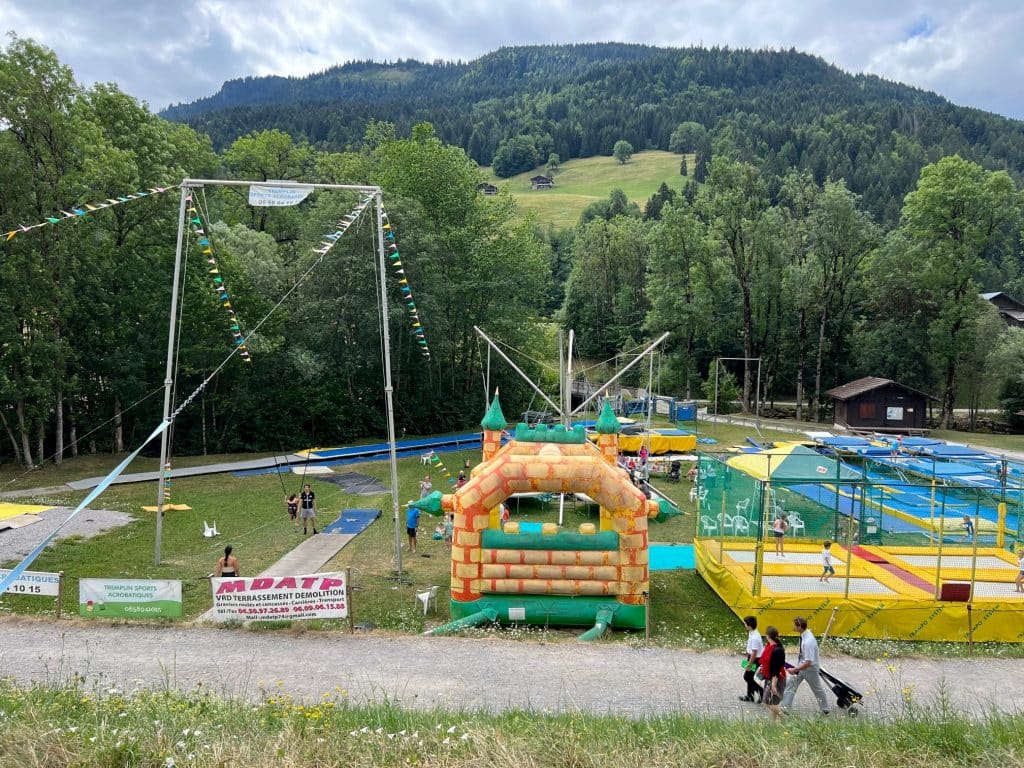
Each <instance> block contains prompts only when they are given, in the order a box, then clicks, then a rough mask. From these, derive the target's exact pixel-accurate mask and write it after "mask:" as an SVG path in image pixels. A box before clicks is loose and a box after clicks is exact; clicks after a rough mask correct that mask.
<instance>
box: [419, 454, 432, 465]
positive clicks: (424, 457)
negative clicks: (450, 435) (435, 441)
mask: <svg viewBox="0 0 1024 768" xmlns="http://www.w3.org/2000/svg"><path fill="white" fill-rule="evenodd" d="M433 460H434V452H433V451H427V452H426V453H421V454H420V466H421V467H422V466H425V465H427V464H430V462H432V461H433Z"/></svg>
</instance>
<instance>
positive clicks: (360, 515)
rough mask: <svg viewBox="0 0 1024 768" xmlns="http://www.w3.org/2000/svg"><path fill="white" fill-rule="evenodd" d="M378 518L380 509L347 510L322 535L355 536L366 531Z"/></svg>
mask: <svg viewBox="0 0 1024 768" xmlns="http://www.w3.org/2000/svg"><path fill="white" fill-rule="evenodd" d="M378 517H380V510H379V509H346V510H343V511H342V513H341V514H340V515H338V519H337V520H335V521H334V522H333V523H331V524H329V525H328V526H327V527H326V528H324V529H323V530H322V531H320V533H322V534H323V533H345V534H350V535H352V536H355V535H356V534H359V533H362V532H363V531H365V530H366V529H367V528H368V527H369V526H370V523H372V522H373V521H374V520H376V519H377V518H378Z"/></svg>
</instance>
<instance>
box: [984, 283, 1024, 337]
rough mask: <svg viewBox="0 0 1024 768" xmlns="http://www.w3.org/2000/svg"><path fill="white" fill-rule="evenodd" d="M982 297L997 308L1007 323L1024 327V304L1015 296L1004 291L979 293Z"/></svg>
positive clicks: (1015, 326)
mask: <svg viewBox="0 0 1024 768" xmlns="http://www.w3.org/2000/svg"><path fill="white" fill-rule="evenodd" d="M979 295H980V296H981V298H983V299H984V300H985V301H987V302H989V303H990V304H991V305H992V306H994V307H995V308H996V309H997V310H999V314H1000V316H1001V317H1002V318H1003V320H1005V321H1006V324H1007V325H1009V326H1012V327H1014V328H1024V304H1021V303H1020V302H1019V301H1017V300H1016V299H1015V298H1013V296H1011V295H1010V294H1008V293H1003V292H1002V291H995V292H993V293H982V294H979Z"/></svg>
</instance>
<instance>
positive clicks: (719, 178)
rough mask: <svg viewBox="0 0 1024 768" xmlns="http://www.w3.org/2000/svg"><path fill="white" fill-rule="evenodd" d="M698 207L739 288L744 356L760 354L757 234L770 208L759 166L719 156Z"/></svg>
mask: <svg viewBox="0 0 1024 768" xmlns="http://www.w3.org/2000/svg"><path fill="white" fill-rule="evenodd" d="M697 208H698V210H699V211H700V213H701V215H702V217H703V218H704V220H705V221H706V222H707V223H708V227H709V230H710V233H711V236H712V238H713V242H714V246H715V247H716V248H717V249H718V251H719V253H720V254H721V257H722V258H723V259H724V260H725V262H726V263H727V264H728V265H729V268H730V270H731V272H732V275H733V277H734V278H735V280H736V282H737V284H738V285H739V290H740V308H741V313H742V314H741V333H742V338H743V356H744V357H746V358H754V357H757V347H756V339H755V336H754V331H755V328H754V320H755V319H754V309H755V304H756V301H757V297H756V295H755V292H756V291H757V290H758V288H759V287H760V286H759V284H758V282H757V272H758V268H759V265H761V264H762V263H763V260H762V258H761V256H762V255H763V253H764V251H763V246H764V244H765V241H764V240H759V239H758V237H757V233H758V229H759V225H760V224H761V219H762V217H763V216H764V213H765V211H766V210H767V208H768V190H767V186H766V185H765V183H764V180H763V179H762V178H761V175H760V173H758V171H757V169H756V168H755V167H754V166H752V165H750V164H748V163H739V162H736V161H732V160H727V159H725V158H715V160H714V162H713V163H712V167H711V175H710V176H709V177H708V183H707V184H705V185H704V186H703V187H702V188H701V192H700V194H698V197H697ZM752 384H753V367H752V365H751V364H749V363H747V364H744V372H743V409H744V412H746V411H749V410H750V404H751V399H750V398H751V390H752V388H753V387H752Z"/></svg>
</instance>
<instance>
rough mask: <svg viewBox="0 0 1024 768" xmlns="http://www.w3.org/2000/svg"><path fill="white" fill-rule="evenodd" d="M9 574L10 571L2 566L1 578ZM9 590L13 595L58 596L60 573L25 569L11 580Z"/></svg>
mask: <svg viewBox="0 0 1024 768" xmlns="http://www.w3.org/2000/svg"><path fill="white" fill-rule="evenodd" d="M9 574H10V571H8V570H5V569H3V568H0V579H3V578H5V577H6V576H7V575H9ZM7 591H8V592H10V593H11V594H12V595H37V596H42V597H57V595H58V593H59V591H60V574H59V573H44V572H42V571H25V572H24V573H23V574H21V576H19V577H18V578H17V579H15V580H14V581H13V582H11V586H10V587H8V589H7Z"/></svg>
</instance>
